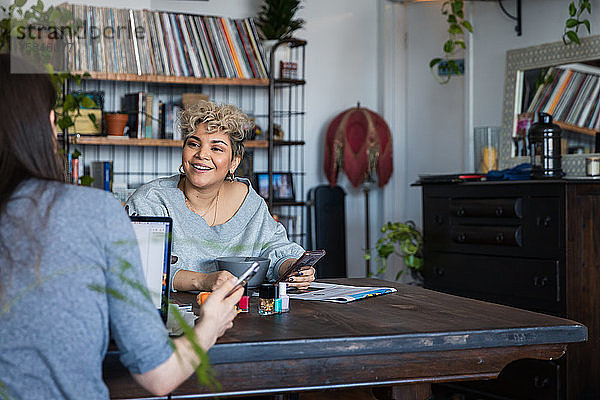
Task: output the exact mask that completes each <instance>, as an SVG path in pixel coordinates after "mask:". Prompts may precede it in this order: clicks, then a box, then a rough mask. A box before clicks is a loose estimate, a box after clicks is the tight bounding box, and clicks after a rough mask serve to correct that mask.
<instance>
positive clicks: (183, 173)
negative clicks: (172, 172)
mask: <svg viewBox="0 0 600 400" xmlns="http://www.w3.org/2000/svg"><path fill="white" fill-rule="evenodd" d="M179 174H180V175H185V171H184V170H183V164H181V165H180V166H179Z"/></svg>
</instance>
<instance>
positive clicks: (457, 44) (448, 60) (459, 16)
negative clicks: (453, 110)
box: [429, 0, 473, 84]
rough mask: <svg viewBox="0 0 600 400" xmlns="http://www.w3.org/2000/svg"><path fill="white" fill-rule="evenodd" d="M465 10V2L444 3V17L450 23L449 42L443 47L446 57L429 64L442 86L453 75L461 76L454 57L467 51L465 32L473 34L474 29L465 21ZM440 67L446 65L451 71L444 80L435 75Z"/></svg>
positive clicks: (453, 0) (447, 1)
mask: <svg viewBox="0 0 600 400" xmlns="http://www.w3.org/2000/svg"><path fill="white" fill-rule="evenodd" d="M463 8H464V1H463V0H446V1H444V2H443V3H442V15H443V16H444V17H445V18H446V22H447V23H448V40H446V41H445V42H444V46H443V47H442V49H443V51H444V56H443V57H440V58H434V59H432V60H431V61H430V62H429V69H430V70H431V73H432V75H433V77H434V78H435V79H436V80H437V81H438V82H439V83H441V84H445V83H448V82H449V81H450V78H451V76H452V74H455V75H459V74H461V70H460V68H459V66H458V63H457V62H456V60H453V59H452V56H453V55H454V54H455V52H456V51H457V50H458V49H463V50H465V49H466V48H467V45H466V44H465V41H464V35H465V31H467V32H469V33H473V27H472V26H471V23H470V22H469V21H467V20H466V19H465V13H464V9H463ZM440 65H444V67H445V68H447V69H448V71H449V73H448V74H447V75H446V76H444V77H443V78H440V76H439V74H436V73H435V67H436V66H437V67H438V68H439V66H440Z"/></svg>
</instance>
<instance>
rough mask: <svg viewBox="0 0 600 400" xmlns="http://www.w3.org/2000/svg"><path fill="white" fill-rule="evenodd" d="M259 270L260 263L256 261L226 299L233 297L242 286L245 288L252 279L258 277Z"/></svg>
mask: <svg viewBox="0 0 600 400" xmlns="http://www.w3.org/2000/svg"><path fill="white" fill-rule="evenodd" d="M259 268H260V266H259V264H258V261H254V262H253V263H252V265H251V266H250V268H248V269H247V270H246V271H244V273H243V274H242V275H240V277H239V278H238V280H237V281H236V282H235V285H233V288H232V289H231V290H230V291H229V293H227V294H226V295H225V297H229V296H231V294H232V293H233V292H235V291H236V290H237V289H238V288H239V287H240V286H244V285H245V284H246V283H248V281H249V280H250V279H252V277H253V276H254V275H256V273H257V272H258V270H259Z"/></svg>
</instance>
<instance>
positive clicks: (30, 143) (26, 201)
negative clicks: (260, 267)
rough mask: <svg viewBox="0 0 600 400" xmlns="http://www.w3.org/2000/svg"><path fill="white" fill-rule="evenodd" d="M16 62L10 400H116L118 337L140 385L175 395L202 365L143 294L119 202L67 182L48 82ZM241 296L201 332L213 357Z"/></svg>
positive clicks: (3, 265) (7, 328)
mask: <svg viewBox="0 0 600 400" xmlns="http://www.w3.org/2000/svg"><path fill="white" fill-rule="evenodd" d="M11 61H13V66H15V65H16V67H17V70H19V69H18V66H19V65H20V64H19V63H23V62H24V61H23V60H20V59H18V58H14V57H13V59H12V60H11V57H10V56H9V55H0V110H2V118H0V171H1V172H0V274H1V276H2V279H1V280H0V289H1V292H0V301H1V307H0V337H1V338H2V340H1V341H0V397H2V398H32V399H33V398H35V399H62V398H72V399H82V398H85V399H87V398H94V399H97V398H108V389H107V388H106V386H105V385H104V382H103V381H102V368H101V367H102V360H103V359H104V356H105V354H106V350H107V346H108V342H109V338H110V337H109V328H110V330H111V332H112V336H113V338H114V339H115V340H116V342H117V344H118V345H119V349H120V353H121V361H122V363H123V364H124V365H125V366H126V367H127V368H128V369H129V370H130V371H131V372H132V374H133V376H134V378H135V379H136V380H137V381H138V382H139V383H140V384H141V385H142V386H143V387H144V388H146V389H147V390H149V391H150V392H152V393H154V394H157V395H164V394H166V393H168V392H170V391H171V390H172V389H174V388H175V387H176V386H177V385H179V383H181V382H182V381H183V380H184V379H186V378H187V377H188V376H189V375H191V374H192V372H193V371H194V368H195V367H196V366H197V365H198V364H199V363H200V359H199V357H198V355H197V354H196V353H195V352H194V351H192V345H191V343H190V341H189V340H188V338H185V337H181V338H177V339H175V340H174V341H173V342H171V341H170V340H169V338H168V335H167V332H166V330H165V327H164V325H163V323H162V320H161V319H160V317H159V315H158V313H157V312H156V309H155V308H154V305H153V304H152V302H151V301H150V299H149V298H148V297H146V296H145V294H144V293H143V292H142V291H140V290H138V289H136V287H144V286H143V285H144V284H145V281H144V277H143V275H142V271H141V265H140V255H139V250H138V248H137V241H136V238H135V235H134V233H133V229H132V227H131V224H130V223H129V219H128V218H127V215H126V213H125V212H124V210H123V209H122V208H121V205H120V203H119V202H118V201H116V200H115V199H114V198H113V197H112V196H111V195H110V194H108V193H106V192H104V191H100V190H96V189H91V188H84V187H77V186H73V185H68V184H65V183H63V182H61V180H62V176H63V174H62V168H61V165H62V164H61V162H60V158H59V153H58V152H57V151H56V148H57V146H56V131H55V129H54V128H53V126H54V124H53V122H54V112H53V111H52V107H53V106H54V103H55V91H54V89H53V87H52V84H51V81H50V79H49V77H48V76H45V75H24V74H15V73H13V72H11V68H10V67H11ZM15 63H16V64H15ZM13 70H14V68H13ZM232 287H233V281H232V280H229V281H226V282H224V283H223V285H222V286H221V287H219V288H218V289H217V290H216V291H215V292H214V293H213V295H211V296H210V298H209V299H208V300H207V301H206V302H205V303H204V305H203V307H202V315H201V316H200V322H199V323H197V324H196V326H195V328H194V333H195V340H196V341H197V343H198V344H199V345H200V346H201V347H202V349H204V350H205V351H207V350H208V349H209V348H210V347H211V346H212V345H213V344H214V343H215V341H216V340H217V338H218V337H219V336H221V335H222V334H223V333H224V332H225V331H226V330H227V329H228V328H230V327H231V326H232V325H233V322H232V321H233V319H234V317H235V315H236V312H235V309H234V306H235V304H236V303H237V302H238V300H239V299H240V297H241V295H242V289H238V290H237V291H236V292H235V293H234V294H233V295H231V296H229V297H225V295H226V293H227V292H228V291H229V290H230V289H231V288H232ZM113 294H118V296H115V295H113Z"/></svg>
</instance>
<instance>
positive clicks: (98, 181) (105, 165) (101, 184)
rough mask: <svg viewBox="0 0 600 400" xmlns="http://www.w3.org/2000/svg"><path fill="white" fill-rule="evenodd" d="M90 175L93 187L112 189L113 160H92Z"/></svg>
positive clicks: (108, 190)
mask: <svg viewBox="0 0 600 400" xmlns="http://www.w3.org/2000/svg"><path fill="white" fill-rule="evenodd" d="M90 177H92V178H93V179H94V180H93V181H92V184H91V185H92V187H95V188H98V189H102V190H106V191H107V192H110V191H112V183H113V163H112V161H92V162H91V163H90Z"/></svg>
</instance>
